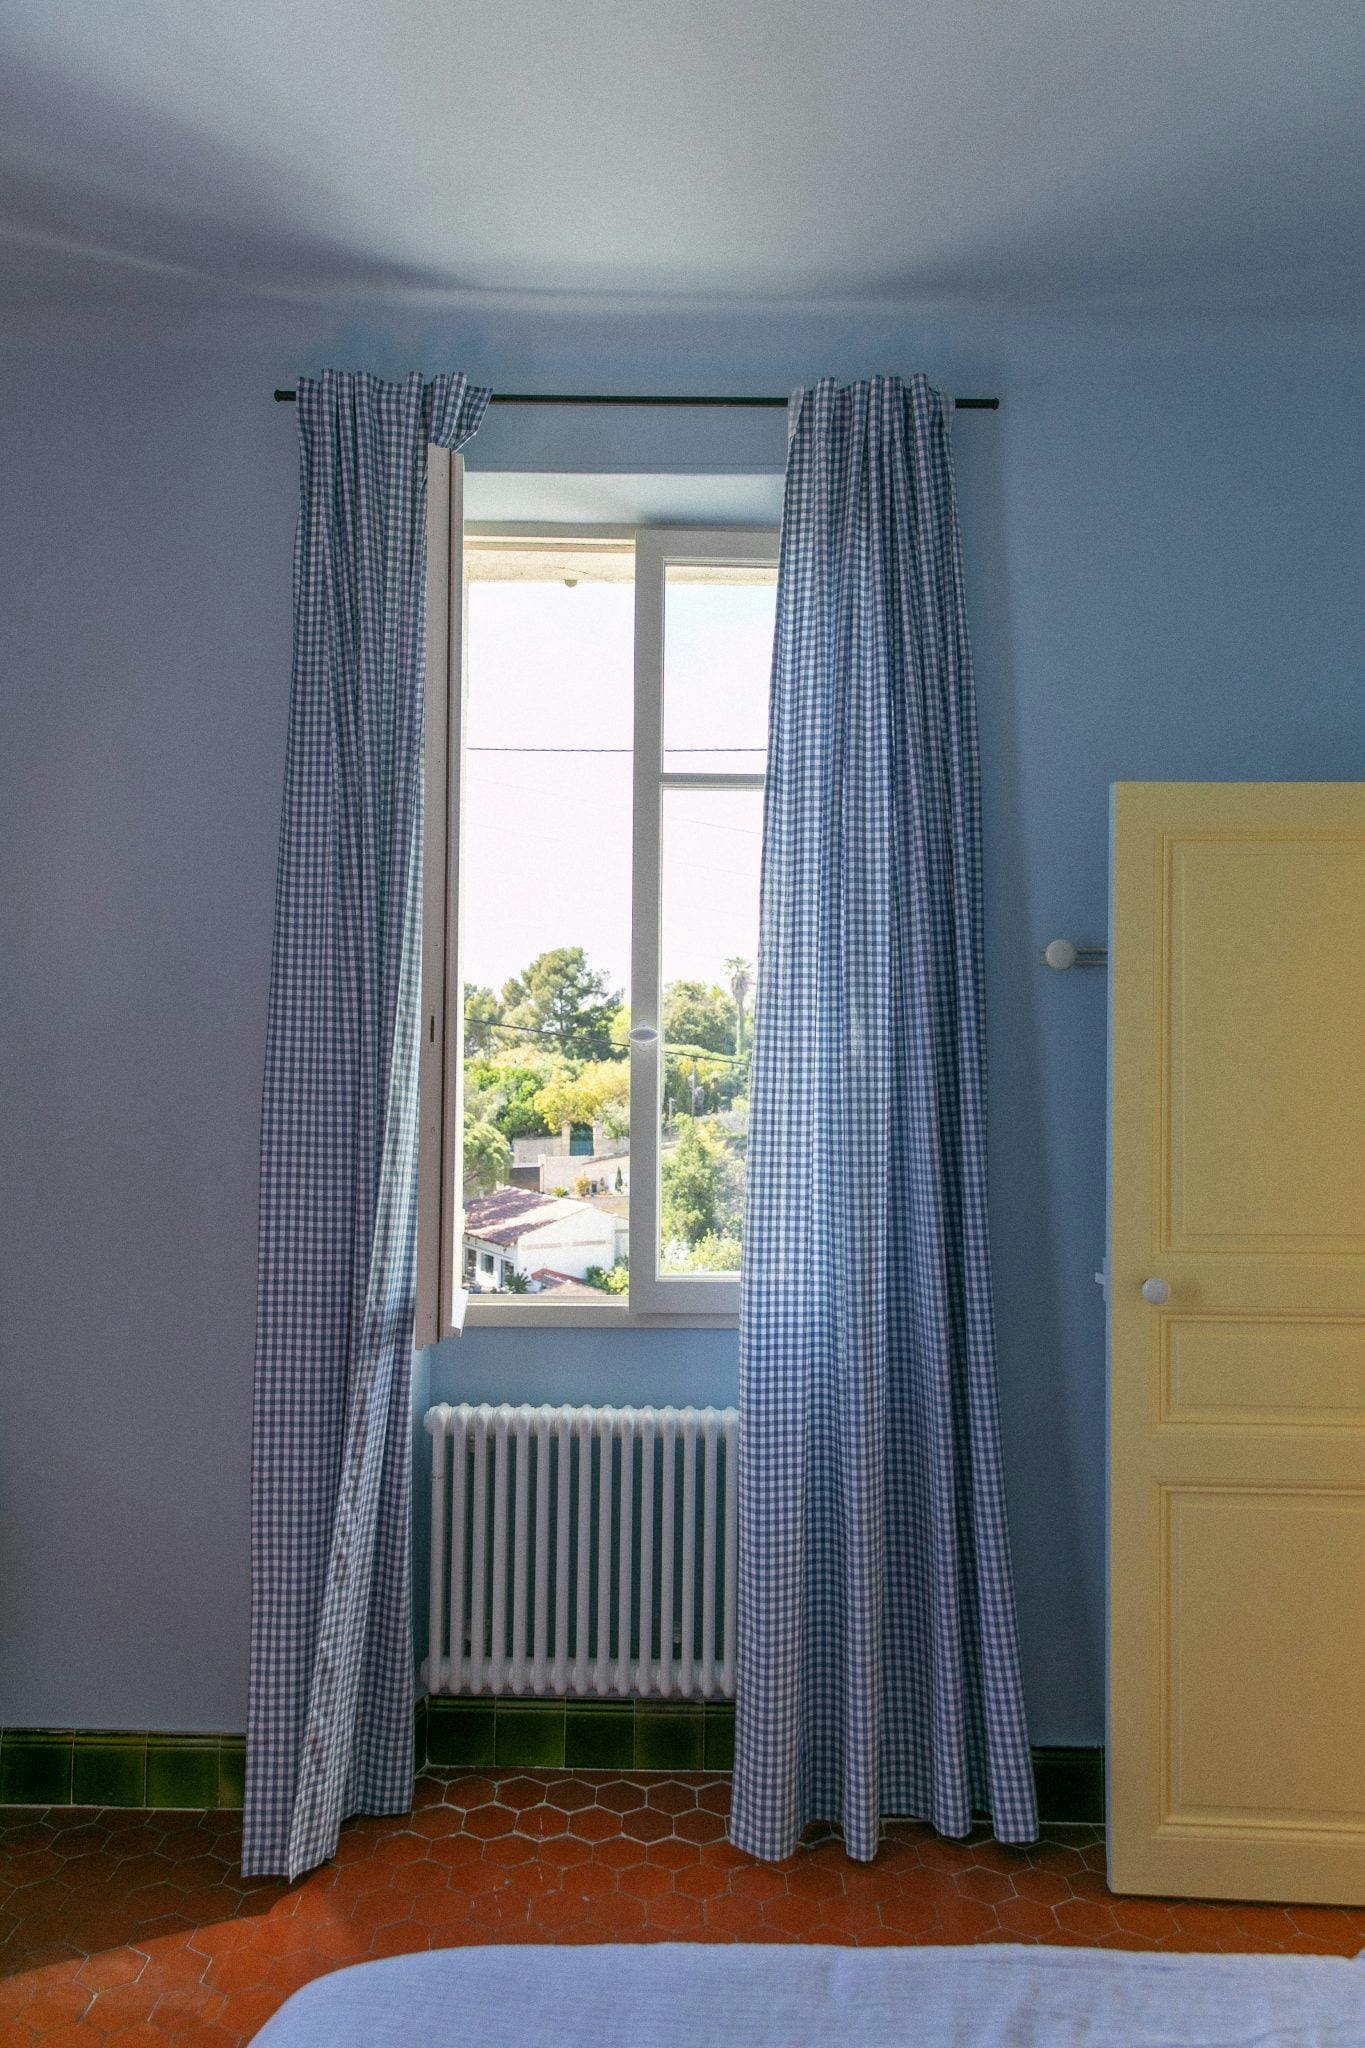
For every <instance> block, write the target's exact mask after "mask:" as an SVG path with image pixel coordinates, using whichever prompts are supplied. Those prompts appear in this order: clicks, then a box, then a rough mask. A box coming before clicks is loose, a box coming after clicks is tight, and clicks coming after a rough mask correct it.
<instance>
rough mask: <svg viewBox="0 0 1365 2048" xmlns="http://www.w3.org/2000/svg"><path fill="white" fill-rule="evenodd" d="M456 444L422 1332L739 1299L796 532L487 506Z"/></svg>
mask: <svg viewBox="0 0 1365 2048" xmlns="http://www.w3.org/2000/svg"><path fill="white" fill-rule="evenodd" d="M432 460H433V471H434V472H435V471H437V470H439V471H440V472H443V473H444V488H443V487H442V481H441V480H440V479H439V478H438V477H436V476H435V475H434V476H433V486H432V494H431V503H430V507H429V521H430V523H429V563H430V570H429V591H428V678H429V690H428V735H427V794H428V808H427V892H426V921H425V925H424V944H425V948H426V951H425V953H424V1005H425V1006H424V1023H423V1071H422V1091H423V1093H422V1118H421V1130H422V1143H423V1152H422V1172H421V1202H422V1208H421V1214H420V1218H419V1246H420V1273H419V1296H418V1307H419V1322H418V1341H419V1342H424V1343H425V1342H431V1341H433V1340H434V1339H435V1337H436V1336H437V1335H445V1334H447V1333H449V1332H450V1331H451V1330H452V1329H457V1328H459V1327H460V1325H461V1321H462V1319H463V1315H464V1313H465V1312H466V1311H467V1313H468V1316H469V1318H470V1320H472V1321H477V1322H480V1323H485V1322H487V1323H494V1322H503V1323H512V1322H516V1323H523V1324H524V1323H526V1322H529V1321H534V1322H536V1323H547V1324H557V1323H586V1324H608V1325H613V1324H616V1325H619V1324H621V1323H624V1322H627V1321H633V1320H641V1321H653V1322H658V1321H675V1320H686V1321H692V1320H694V1319H702V1320H705V1321H728V1320H731V1319H733V1317H734V1316H735V1315H736V1314H737V1312H738V1305H739V1262H740V1255H741V1248H742V1234H743V1202H744V1176H745V1161H746V1153H747V1114H748V1071H749V1052H750V1046H751V1044H752V1035H753V1010H754V991H755V988H756V985H757V941H758V881H759V850H760V840H761V827H762V801H763V795H762V792H763V769H764V761H765V757H766V747H767V714H768V687H769V673H770V668H771V659H772V637H773V618H774V608H775V596H776V565H777V535H776V534H775V533H774V532H772V531H770V530H763V531H756V530H744V529H736V530H727V529H721V530H714V531H697V530H691V529H682V528H648V529H643V530H641V531H639V532H638V533H635V532H627V531H619V530H618V531H611V532H604V531H602V530H594V529H586V528H585V529H583V530H579V531H566V530H564V529H562V528H557V529H553V530H548V531H547V530H535V531H528V530H526V529H524V528H512V527H508V528H505V529H503V530H500V531H485V530H478V531H471V532H469V533H468V534H465V533H464V531H463V524H462V519H461V516H460V493H461V468H460V463H459V458H458V457H456V458H445V457H441V458H440V459H439V461H438V452H437V451H433V454H432Z"/></svg>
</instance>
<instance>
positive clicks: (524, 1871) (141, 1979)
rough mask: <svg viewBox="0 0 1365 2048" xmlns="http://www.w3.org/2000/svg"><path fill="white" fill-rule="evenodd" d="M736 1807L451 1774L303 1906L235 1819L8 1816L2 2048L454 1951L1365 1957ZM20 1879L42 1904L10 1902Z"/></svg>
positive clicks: (563, 1779)
mask: <svg viewBox="0 0 1365 2048" xmlns="http://www.w3.org/2000/svg"><path fill="white" fill-rule="evenodd" d="M728 1803H729V1781H728V1779H726V1778H723V1777H718V1776H716V1775H715V1774H707V1773H704V1772H697V1773H690V1774H669V1775H660V1776H658V1777H650V1776H641V1775H639V1774H631V1773H626V1772H620V1771H603V1772H599V1773H566V1774H562V1775H561V1774H557V1773H554V1772H548V1771H547V1772H538V1771H526V1770H508V1771H490V1772H460V1773H434V1774H430V1775H427V1776H424V1777H423V1779H422V1780H421V1782H420V1783H419V1786H418V1791H417V1797H416V1800H415V1803H414V1814H413V1816H412V1818H411V1819H410V1820H404V1819H401V1818H400V1819H397V1820H390V1821H386V1820H378V1819H367V1820H359V1821H354V1822H349V1823H348V1824H347V1825H346V1827H345V1828H344V1829H343V1832H342V1836H341V1840H340V1843H339V1846H338V1853H337V1856H336V1857H335V1859H334V1860H333V1861H332V1862H331V1863H330V1864H329V1865H328V1866H327V1867H326V1868H324V1869H322V1870H319V1871H316V1872H314V1873H312V1874H311V1875H310V1876H309V1877H307V1878H306V1879H304V1880H303V1881H302V1882H301V1883H299V1884H296V1885H294V1886H292V1887H285V1886H284V1885H282V1884H279V1883H277V1882H275V1881H273V1880H269V1879H253V1880H243V1879H241V1878H240V1877H238V1875H237V1874H236V1868H235V1859H236V1856H237V1854H238V1842H239V1833H238V1823H237V1822H236V1821H235V1820H234V1819H233V1818H232V1817H230V1816H217V1815H194V1814H153V1815H145V1814H143V1815H139V1814H130V1813H118V1814H98V1815H91V1814H89V1813H86V1814H75V1813H69V1812H67V1813H62V1814H60V1815H59V1816H58V1818H57V1819H56V1820H55V1821H54V1820H53V1819H52V1818H51V1816H47V1817H42V1818H39V1819H36V1820H34V1819H32V1818H30V1817H27V1816H19V1817H16V1816H14V1815H12V1814H11V1815H4V1814H2V1813H0V1855H3V1856H4V1858H5V1859H6V1861H5V1864H4V1874H3V1875H2V1876H0V1971H3V1970H5V1969H8V1970H9V1971H10V1972H11V1973H12V1974H11V1975H10V1976H9V1978H8V1979H7V1980H6V1979H4V1978H3V1977H0V2038H3V2040H4V2042H5V2044H6V2048H8V2043H9V2039H10V2036H11V2035H13V2036H14V2038H15V2048H70V2044H72V2043H75V2044H76V2048H109V2044H110V2043H117V2042H120V2041H122V2042H125V2043H127V2044H130V2048H152V2044H153V2043H155V2044H157V2048H169V2044H171V2043H173V2042H182V2043H184V2044H185V2048H242V2044H243V2042H244V2040H245V2038H246V2037H247V2035H248V2034H249V2033H251V2032H254V2031H255V2029H256V2027H258V2026H259V2025H260V2024H261V2022H262V2020H263V2019H264V2018H265V2017H266V2016H267V2015H268V2013H269V2012H270V2011H271V2010H273V2009H274V2007H275V2006H276V2005H278V2003H279V2002H280V2001H281V2000H282V1999H283V1998H284V1997H286V1996H287V1995H288V1993H289V1992H290V1991H292V1990H294V1989H296V1988H297V1986H298V1985H299V1984H301V1983H304V1982H306V1981H308V1979H309V1978H310V1977H313V1976H316V1975H318V1974H319V1973H320V1972H322V1971H324V1970H327V1969H332V1968H335V1967H337V1966H339V1965H342V1964H345V1963H347V1962H350V1961H354V1960H357V1959H358V1958H360V1957H363V1956H365V1955H367V1954H373V1955H378V1954H390V1953H405V1952H408V1951H411V1950H414V1949H421V1948H425V1947H428V1946H430V1945H432V1944H435V1945H438V1946H440V1945H447V1944H460V1943H466V1942H490V1943H501V1942H507V1941H554V1942H588V1941H630V1942H634V1941H665V1940H707V1941H769V1942H782V1943H785V1942H793V1941H802V1940H806V1941H809V1940H820V1941H836V1942H854V1943H858V1944H860V1945H869V1946H870V1945H884V1944H889V1943H897V1942H921V1941H944V1940H947V1941H994V1940H1007V1941H1039V1942H1044V1943H1047V1944H1048V1945H1057V1944H1074V1943H1087V1942H1089V1943H1096V1944H1101V1945H1104V1946H1108V1947H1115V1948H1119V1947H1122V1948H1132V1949H1153V1948H1167V1949H1191V1948H1202V1949H1216V1950H1223V1951H1225V1952H1229V1953H1230V1952H1235V1951H1248V1952H1250V1951H1255V1950H1262V1949H1276V1950H1286V1951H1289V1950H1292V1951H1295V1952H1301V1953H1321V1954H1331V1953H1344V1954H1352V1953H1354V1952H1355V1951H1356V1950H1358V1949H1359V1948H1361V1947H1362V1946H1365V1913H1356V1912H1352V1911H1346V1910H1338V1909H1334V1908H1325V1907H1295V1908H1292V1909H1286V1908H1284V1907H1279V1906H1258V1905H1255V1904H1250V1905H1246V1904H1242V1905H1239V1904H1229V1905H1222V1904H1215V1903H1210V1902H1206V1901H1205V1902H1198V1901H1196V1902H1191V1901H1179V1900H1177V1901H1163V1900H1149V1899H1121V1898H1114V1897H1112V1896H1111V1895H1110V1894H1109V1892H1108V1891H1107V1889H1106V1887H1105V1883H1104V1850H1103V1842H1102V1839H1101V1837H1100V1835H1099V1833H1098V1831H1097V1830H1095V1829H1089V1828H1072V1829H1066V1830H1060V1829H1046V1830H1044V1837H1043V1839H1042V1840H1041V1841H1040V1842H1038V1843H1037V1844H1036V1845H1033V1846H1031V1847H1029V1848H1027V1849H1014V1848H1010V1847H1007V1846H1001V1845H999V1844H997V1843H994V1842H993V1841H991V1840H990V1838H989V1837H988V1836H986V1835H984V1834H983V1833H982V1831H981V1830H979V1829H978V1830H975V1831H974V1832H973V1834H972V1835H971V1836H970V1837H969V1838H967V1839H966V1840H965V1841H962V1842H946V1841H943V1840H941V1839H940V1838H939V1837H937V1836H936V1835H934V1834H933V1832H932V1830H930V1829H928V1828H926V1827H925V1826H924V1825H923V1824H922V1823H916V1822H892V1823H890V1824H888V1826H887V1828H886V1830H885V1835H884V1839H883V1843H882V1846H881V1848H880V1850H879V1852H878V1855H877V1857H876V1858H875V1860H874V1861H873V1862H872V1863H870V1864H863V1863H853V1862H850V1860H849V1859H848V1857H847V1856H846V1854H845V1852H844V1848H843V1845H842V1841H841V1838H840V1837H839V1835H838V1831H837V1830H835V1829H832V1828H830V1827H828V1826H818V1827H814V1828H812V1829H810V1830H808V1833H807V1837H806V1846H804V1847H803V1848H802V1849H801V1851H800V1852H799V1853H798V1854H797V1855H795V1856H793V1857H790V1858H788V1859H787V1861H786V1862H784V1863H781V1864H757V1863H754V1862H753V1861H752V1860H751V1859H750V1858H748V1857H747V1856H745V1855H743V1854H742V1852H740V1851H738V1850H736V1849H735V1848H734V1847H733V1845H732V1844H730V1843H729V1842H727V1841H726V1840H724V1839H723V1833H724V1827H725V1822H726V1813H727V1808H728ZM579 1826H581V1827H582V1829H583V1832H582V1833H581V1834H580V1833H578V1832H571V1831H570V1830H571V1829H576V1828H578V1827H579ZM641 1836H651V1837H657V1838H656V1839H650V1840H647V1841H646V1840H643V1839H641V1838H640V1837H641ZM20 1859H26V1860H25V1861H23V1862H22V1863H20ZM16 1864H19V1867H20V1868H22V1869H23V1870H24V1871H25V1872H26V1881H25V1882H23V1883H20V1884H17V1885H7V1880H8V1879H9V1878H10V1876H11V1871H12V1869H13V1867H14V1866H15V1865H16ZM177 1928H182V1929H184V1931H183V1932H177V1931H174V1930H176V1929H177Z"/></svg>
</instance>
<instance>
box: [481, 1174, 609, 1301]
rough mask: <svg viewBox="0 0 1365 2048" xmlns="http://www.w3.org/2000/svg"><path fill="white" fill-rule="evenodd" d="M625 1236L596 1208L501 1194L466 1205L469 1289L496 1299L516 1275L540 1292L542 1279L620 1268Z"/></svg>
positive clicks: (507, 1190)
mask: <svg viewBox="0 0 1365 2048" xmlns="http://www.w3.org/2000/svg"><path fill="white" fill-rule="evenodd" d="M619 1235H620V1232H619V1228H618V1219H617V1218H616V1217H615V1216H613V1215H612V1214H610V1213H609V1212H607V1211H604V1210H601V1209H597V1208H594V1207H593V1205H592V1204H591V1203H590V1202H580V1201H575V1200H573V1199H572V1198H570V1197H565V1196H560V1195H542V1194H538V1193H536V1192H534V1191H533V1190H531V1189H529V1188H514V1187H504V1188H495V1189H494V1190H493V1192H492V1194H489V1195H476V1196H475V1197H474V1198H473V1200H472V1201H470V1202H467V1203H466V1205H465V1224H464V1274H465V1285H466V1287H468V1288H469V1289H470V1290H471V1291H472V1292H475V1293H496V1292H499V1291H503V1290H505V1289H506V1288H507V1285H508V1282H509V1280H510V1279H511V1277H512V1276H513V1275H514V1274H515V1275H518V1276H520V1277H521V1278H522V1279H524V1280H525V1281H526V1283H527V1291H528V1292H539V1291H540V1283H539V1282H538V1281H537V1277H536V1276H537V1275H538V1274H541V1273H546V1274H554V1275H556V1276H559V1277H561V1278H568V1279H571V1280H581V1279H582V1278H583V1277H584V1275H585V1274H586V1273H587V1271H588V1268H589V1267H590V1266H601V1267H603V1268H604V1269H605V1270H610V1268H611V1267H612V1266H613V1265H615V1263H616V1256H617V1240H618V1237H619Z"/></svg>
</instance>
